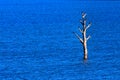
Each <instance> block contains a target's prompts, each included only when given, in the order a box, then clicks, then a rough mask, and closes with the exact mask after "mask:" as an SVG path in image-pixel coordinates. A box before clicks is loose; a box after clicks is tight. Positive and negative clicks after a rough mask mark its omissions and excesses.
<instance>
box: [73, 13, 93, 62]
mask: <svg viewBox="0 0 120 80" xmlns="http://www.w3.org/2000/svg"><path fill="white" fill-rule="evenodd" d="M85 17H86V13H82V20H81V21H80V22H81V24H82V26H83V29H82V30H81V29H80V28H79V31H80V32H81V33H82V36H83V37H82V38H81V37H80V36H79V35H78V34H77V33H74V34H75V35H76V36H77V38H78V39H79V40H80V42H81V43H82V45H83V50H84V60H86V59H87V58H88V51H87V41H88V39H89V38H90V36H88V37H86V30H87V29H88V28H89V27H90V26H91V23H89V24H88V26H86V18H85Z"/></svg>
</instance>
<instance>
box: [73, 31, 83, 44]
mask: <svg viewBox="0 0 120 80" xmlns="http://www.w3.org/2000/svg"><path fill="white" fill-rule="evenodd" d="M73 33H74V34H75V36H76V37H77V38H78V39H79V40H80V42H81V43H82V44H83V40H82V38H81V37H80V36H79V35H78V34H77V33H75V32H73Z"/></svg>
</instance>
